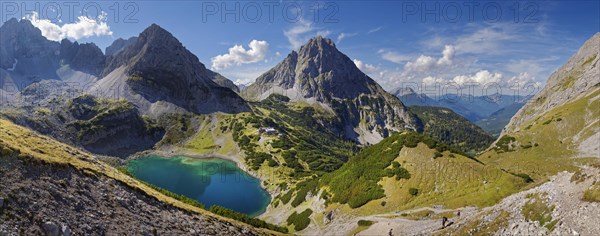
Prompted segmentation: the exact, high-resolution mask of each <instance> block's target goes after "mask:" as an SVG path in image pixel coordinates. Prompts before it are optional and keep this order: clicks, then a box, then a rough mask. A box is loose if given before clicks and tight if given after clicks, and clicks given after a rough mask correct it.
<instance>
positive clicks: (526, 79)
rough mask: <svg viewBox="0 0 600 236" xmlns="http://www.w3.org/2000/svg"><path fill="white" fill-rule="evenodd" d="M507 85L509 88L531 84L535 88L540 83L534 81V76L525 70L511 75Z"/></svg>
mask: <svg viewBox="0 0 600 236" xmlns="http://www.w3.org/2000/svg"><path fill="white" fill-rule="evenodd" d="M506 83H507V86H509V87H511V88H519V89H521V88H524V87H525V86H528V85H533V86H534V87H536V88H540V87H541V86H542V83H540V82H538V81H536V78H535V77H533V76H531V75H530V74H529V73H527V72H523V73H520V74H518V75H516V76H513V77H511V78H510V79H509V80H508V81H507V82H506Z"/></svg>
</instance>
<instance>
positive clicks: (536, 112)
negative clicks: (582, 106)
mask: <svg viewBox="0 0 600 236" xmlns="http://www.w3.org/2000/svg"><path fill="white" fill-rule="evenodd" d="M599 61H600V32H599V33H596V34H595V35H594V36H593V37H592V38H590V39H589V40H588V41H587V42H585V43H584V44H583V46H582V47H581V48H580V49H579V51H578V52H577V53H576V54H575V55H574V56H573V57H571V59H569V61H568V62H567V63H566V64H565V65H563V66H561V67H560V68H559V69H558V70H557V71H555V72H554V73H552V75H550V78H549V79H548V81H547V82H546V86H545V87H544V88H543V89H542V91H540V92H539V93H538V94H536V95H535V96H534V97H533V98H532V99H531V100H530V102H528V103H527V104H526V105H525V106H523V108H521V110H519V112H517V114H516V115H515V116H514V117H513V118H512V119H511V121H510V123H509V124H508V125H507V126H506V127H505V128H504V130H503V132H502V133H503V134H504V133H510V132H515V131H518V127H519V126H520V125H521V124H523V123H524V122H527V121H528V120H530V119H532V118H535V117H539V116H541V115H543V114H544V113H545V112H547V111H550V110H552V109H553V108H555V107H558V106H560V105H562V104H565V103H567V102H569V101H573V100H575V99H578V98H580V97H582V96H584V95H586V94H589V93H590V92H591V91H592V90H595V89H597V87H598V85H599V84H600V69H599V68H598V67H599V66H600V65H599Z"/></svg>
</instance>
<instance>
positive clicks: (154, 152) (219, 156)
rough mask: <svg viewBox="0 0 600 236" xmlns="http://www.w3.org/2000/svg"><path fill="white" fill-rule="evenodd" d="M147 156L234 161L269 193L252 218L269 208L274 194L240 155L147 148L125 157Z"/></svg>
mask: <svg viewBox="0 0 600 236" xmlns="http://www.w3.org/2000/svg"><path fill="white" fill-rule="evenodd" d="M148 156H159V157H164V158H174V157H188V158H191V159H200V160H202V159H213V158H216V159H221V160H226V161H231V162H234V163H235V164H236V166H237V167H238V168H239V169H241V170H242V171H243V172H244V173H245V174H247V175H250V176H252V177H254V178H256V179H258V180H259V182H260V187H261V188H262V190H263V191H265V192H266V193H267V194H268V195H269V198H270V200H269V204H268V205H267V207H265V209H264V210H262V211H261V212H260V213H258V214H256V215H255V216H254V217H253V218H257V219H259V218H260V217H261V216H263V215H264V214H266V213H267V210H268V209H269V206H271V201H273V199H274V198H275V196H276V195H275V192H274V191H270V190H269V189H268V188H267V186H265V184H264V183H265V181H267V179H266V178H263V177H262V176H260V175H258V174H257V173H256V172H254V171H252V170H250V169H248V167H247V166H246V164H245V163H243V161H242V160H240V157H238V156H231V155H222V154H218V153H205V154H192V153H189V152H182V151H161V150H149V151H144V152H141V153H136V154H134V155H131V156H129V157H128V158H127V159H128V160H127V161H130V160H136V159H140V158H144V157H148Z"/></svg>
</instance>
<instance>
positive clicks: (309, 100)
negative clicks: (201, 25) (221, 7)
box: [0, 19, 600, 236]
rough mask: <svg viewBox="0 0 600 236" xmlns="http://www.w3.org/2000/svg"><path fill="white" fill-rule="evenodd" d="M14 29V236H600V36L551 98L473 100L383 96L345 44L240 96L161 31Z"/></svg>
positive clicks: (5, 156)
mask: <svg viewBox="0 0 600 236" xmlns="http://www.w3.org/2000/svg"><path fill="white" fill-rule="evenodd" d="M34 23H35V22H34ZM0 33H1V34H2V38H0V41H2V44H1V45H0V47H1V48H0V49H1V51H0V53H1V56H2V57H3V58H2V60H1V61H0V62H2V63H3V64H0V85H3V84H5V83H11V84H19V85H22V86H19V87H16V88H15V89H14V90H11V91H13V93H11V94H10V100H9V102H4V100H2V101H3V102H2V103H0V235H51V236H59V235H63V236H69V235H598V234H600V109H599V108H600V70H599V68H600V32H598V33H595V34H594V35H593V36H592V37H591V38H589V39H588V40H587V41H586V42H585V43H584V44H583V45H582V46H581V48H580V49H579V50H578V51H576V52H575V53H574V54H573V55H572V56H571V58H570V59H569V60H568V61H567V62H566V63H565V64H564V65H563V66H561V67H560V68H558V69H556V71H555V72H554V73H553V74H552V75H550V77H549V78H548V80H547V82H546V84H545V85H544V87H543V88H542V89H541V90H540V91H539V92H538V93H536V94H535V95H528V96H510V95H506V94H500V93H496V94H492V95H489V96H479V97H463V98H461V99H463V100H459V101H448V100H443V99H442V100H434V99H432V98H429V97H428V96H427V95H425V94H424V93H421V91H415V90H413V89H412V88H408V87H407V88H394V89H391V88H388V86H386V88H385V89H384V86H382V85H380V83H378V82H377V81H376V80H374V79H373V78H371V76H370V75H369V74H367V73H365V72H363V70H364V71H366V67H364V65H363V66H361V64H360V63H358V62H357V60H356V59H354V60H353V59H350V57H349V56H347V55H346V54H345V53H343V52H342V51H341V49H340V48H344V47H339V46H338V45H337V44H339V43H340V42H341V40H342V39H343V37H342V38H338V40H337V41H334V40H333V39H330V38H326V37H323V36H321V35H318V36H314V37H311V38H307V40H306V42H303V43H304V44H302V45H299V46H298V47H296V48H295V49H293V50H292V51H291V52H289V54H287V55H281V58H280V59H281V61H280V62H279V63H277V64H275V65H274V66H273V67H272V68H270V69H268V70H266V72H264V73H262V74H261V75H260V76H258V77H257V78H256V79H255V82H254V83H253V84H251V85H249V86H244V87H243V88H241V86H240V87H238V86H237V85H236V84H235V83H234V82H232V81H230V80H229V79H227V78H226V77H225V76H223V75H221V74H219V73H217V72H215V71H213V69H215V68H213V67H214V66H213V67H211V68H208V67H207V66H205V65H204V64H203V63H202V62H200V59H199V58H198V57H197V56H196V55H194V54H193V53H192V52H191V51H190V49H188V47H186V46H184V44H183V43H182V42H180V41H179V39H177V38H176V37H175V36H174V35H173V34H171V33H170V32H169V31H167V30H166V29H164V28H162V27H161V26H159V25H157V24H151V25H150V26H148V27H147V28H146V29H144V30H143V31H142V32H141V33H139V35H138V36H136V37H131V38H129V39H118V40H116V41H114V42H113V43H112V44H111V45H110V46H109V47H107V48H106V50H104V51H103V50H101V49H100V48H99V47H98V46H96V45H95V44H93V43H84V44H79V43H77V42H71V41H69V40H68V39H63V40H62V41H60V42H57V41H52V40H48V39H47V38H46V37H44V36H43V34H42V31H41V30H40V29H38V28H37V27H35V26H34V24H33V23H32V22H30V21H28V20H27V19H21V20H17V19H11V20H9V21H7V22H5V23H4V24H3V25H2V26H1V27H0ZM257 44H261V43H260V42H258V41H253V43H252V45H253V47H258V46H257ZM240 47H241V49H242V50H243V47H242V46H240ZM344 49H345V48H344ZM253 50H254V48H253ZM453 50H454V48H453V47H450V46H446V47H444V51H443V56H442V57H441V58H440V59H439V60H435V59H433V58H430V59H427V57H424V56H423V57H422V58H421V57H419V58H421V59H422V61H423V60H424V61H428V60H429V61H431V62H430V64H431V63H433V64H431V67H434V66H439V65H445V64H448V63H449V62H448V60H450V59H451V58H450V56H449V55H450V54H452V55H454V52H453ZM234 52H235V50H231V51H230V53H234ZM277 54H278V56H279V52H277ZM377 54H382V52H378V53H377ZM223 57H225V58H227V57H226V56H220V57H216V58H217V59H219V58H220V59H223ZM217 59H215V60H217ZM215 60H213V63H215ZM269 60H271V59H269ZM12 61H17V62H18V63H17V62H15V63H14V64H12V63H8V62H12ZM261 61H267V60H265V59H261ZM42 62H43V63H42ZM5 64H6V65H5ZM9 64H10V65H9ZM230 64H235V63H230ZM406 65H407V66H405V67H410V66H411V64H408V63H407V64H406ZM9 66H10V67H9ZM32 68H33V69H32ZM371 69H372V68H371ZM484 74H485V73H484ZM36 78H38V79H39V80H35V79H36ZM40 78H41V79H40ZM72 82H77V83H84V82H85V84H87V85H91V86H72V85H71V83H72ZM77 83H76V84H77ZM0 87H2V86H0ZM2 88H4V87H2ZM0 92H1V93H0V99H3V97H2V96H4V95H6V91H4V89H3V90H2V91H0Z"/></svg>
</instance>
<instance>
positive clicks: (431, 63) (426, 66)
mask: <svg viewBox="0 0 600 236" xmlns="http://www.w3.org/2000/svg"><path fill="white" fill-rule="evenodd" d="M455 53H456V50H455V49H454V46H452V45H446V46H445V47H444V50H443V51H442V57H440V58H439V59H436V58H434V57H431V56H425V55H421V56H419V57H418V58H417V59H416V60H415V61H412V62H407V63H406V65H404V69H405V70H406V71H428V70H431V69H434V68H435V67H437V66H448V65H452V59H454V55H455Z"/></svg>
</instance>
